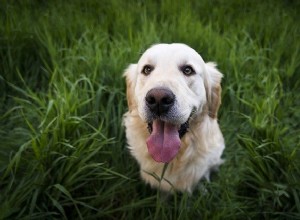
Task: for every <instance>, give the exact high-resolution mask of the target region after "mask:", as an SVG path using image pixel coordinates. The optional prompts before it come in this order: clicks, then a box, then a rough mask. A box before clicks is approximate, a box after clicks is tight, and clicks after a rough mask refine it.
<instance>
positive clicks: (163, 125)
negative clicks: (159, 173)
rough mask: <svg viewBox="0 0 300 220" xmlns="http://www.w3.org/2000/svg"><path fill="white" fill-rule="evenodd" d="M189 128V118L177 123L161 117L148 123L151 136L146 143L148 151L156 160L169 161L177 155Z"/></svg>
mask: <svg viewBox="0 0 300 220" xmlns="http://www.w3.org/2000/svg"><path fill="white" fill-rule="evenodd" d="M188 128H189V120H187V121H186V122H185V123H183V124H181V125H175V124H172V123H170V122H166V121H163V120H160V119H156V120H154V121H152V122H150V123H148V130H149V133H150V136H149V137H148V139H147V141H146V143H147V147H148V152H149V153H150V155H151V156H152V158H153V159H154V160H155V161H156V162H161V163H168V162H170V161H171V160H172V159H174V157H175V156H176V155H177V153H178V152H179V149H180V144H181V140H180V139H181V138H182V137H183V136H184V135H185V134H186V132H187V131H188Z"/></svg>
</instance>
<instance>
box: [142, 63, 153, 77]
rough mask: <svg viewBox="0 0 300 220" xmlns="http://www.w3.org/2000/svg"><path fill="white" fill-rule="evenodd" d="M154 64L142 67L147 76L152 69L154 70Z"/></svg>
mask: <svg viewBox="0 0 300 220" xmlns="http://www.w3.org/2000/svg"><path fill="white" fill-rule="evenodd" d="M153 69H154V68H153V66H150V65H145V66H144V68H143V69H142V73H143V74H144V75H146V76H148V75H149V74H150V73H151V72H152V70H153Z"/></svg>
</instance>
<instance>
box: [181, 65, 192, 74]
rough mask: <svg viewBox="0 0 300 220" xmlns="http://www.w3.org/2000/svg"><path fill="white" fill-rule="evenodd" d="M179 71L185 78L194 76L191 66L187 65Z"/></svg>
mask: <svg viewBox="0 0 300 220" xmlns="http://www.w3.org/2000/svg"><path fill="white" fill-rule="evenodd" d="M181 71H182V72H183V74H184V75H186V76H190V75H193V74H195V71H194V69H193V68H192V67H191V66H188V65H186V66H183V67H181Z"/></svg>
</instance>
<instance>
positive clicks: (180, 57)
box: [124, 44, 225, 192]
mask: <svg viewBox="0 0 300 220" xmlns="http://www.w3.org/2000/svg"><path fill="white" fill-rule="evenodd" d="M146 65H150V66H151V67H153V70H152V71H151V73H150V74H149V75H145V74H143V73H142V72H143V68H144V67H145V66H146ZM184 65H188V66H190V67H192V68H193V70H194V72H195V73H194V74H192V75H185V74H183V71H182V68H181V67H182V66H184ZM124 76H125V77H126V85H127V91H126V92H127V93H126V94H127V101H128V112H127V113H125V114H124V125H125V127H126V137H127V141H128V145H129V146H128V148H129V149H130V152H131V154H132V155H133V157H134V158H135V159H136V160H137V162H138V163H139V165H140V171H141V177H142V179H143V180H144V181H145V182H146V183H149V184H150V185H151V186H152V187H156V188H160V189H161V190H163V191H172V190H177V191H188V192H192V190H193V188H194V187H195V185H197V183H198V182H199V180H200V179H201V178H203V177H205V178H206V179H209V174H210V172H211V171H212V170H214V169H216V168H218V166H219V165H220V164H222V162H223V160H222V159H221V154H222V152H223V150H224V147H225V144H224V139H223V135H222V133H221V131H220V128H219V125H218V121H217V112H218V109H219V106H220V104H221V96H220V94H221V85H220V83H221V78H222V74H221V73H220V72H219V71H218V70H217V69H216V65H215V64H214V63H205V62H204V61H203V59H202V58H201V56H200V55H199V54H198V53H197V52H196V51H195V50H193V49H192V48H190V47H188V46H187V45H184V44H157V45H154V46H152V47H150V48H149V49H148V50H146V51H145V53H144V54H143V55H142V56H141V58H140V60H139V61H138V63H137V64H131V65H130V66H129V67H128V68H127V70H126V71H125V73H124ZM157 87H164V88H168V89H169V90H171V91H172V92H173V93H174V95H175V99H176V103H175V106H174V109H175V110H174V111H175V113H174V114H175V115H176V117H175V118H173V119H172V121H171V122H172V123H174V124H178V125H180V124H182V123H184V122H186V121H189V129H188V132H187V133H186V134H185V135H184V136H183V137H182V138H181V144H180V150H179V152H178V154H177V155H176V157H175V158H174V159H172V160H171V161H170V162H169V164H168V167H167V170H166V171H165V174H164V178H163V180H162V181H161V182H159V181H158V180H157V179H156V178H154V176H155V175H156V176H159V177H160V176H161V173H162V170H163V167H164V163H159V162H156V161H155V160H153V158H152V157H151V155H150V154H149V152H148V149H147V145H146V140H147V138H148V137H149V131H148V129H147V122H148V121H149V118H147V110H146V109H147V106H146V104H145V96H146V94H147V92H148V91H149V90H151V89H153V88H157ZM153 174H154V175H153Z"/></svg>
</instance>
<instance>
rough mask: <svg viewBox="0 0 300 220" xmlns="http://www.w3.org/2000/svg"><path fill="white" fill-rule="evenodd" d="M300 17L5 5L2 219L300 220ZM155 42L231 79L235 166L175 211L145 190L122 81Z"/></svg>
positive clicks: (280, 8)
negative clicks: (127, 126) (130, 140)
mask: <svg viewBox="0 0 300 220" xmlns="http://www.w3.org/2000/svg"><path fill="white" fill-rule="evenodd" d="M299 9H300V5H299V3H298V2H297V1H279V0H278V1H264V2H261V1H246V0H242V1H234V0H232V1H228V0H227V1H222V0H218V1H189V2H186V1H179V2H178V1H177V2H174V1H170V0H165V1H162V2H159V1H151V2H149V1H118V0H112V1H94V0H87V1H79V0H78V1H55V0H54V1H34V0H32V1H29V0H28V1H19V2H18V1H16V2H14V1H2V2H1V3H0V18H1V20H0V22H1V23H0V24H1V25H0V48H1V49H0V94H1V95H0V99H1V107H0V122H1V123H0V143H1V144H0V174H1V175H0V180H1V181H0V204H1V205H0V219H101V218H104V219H134V218H137V219H298V218H300V214H299V213H300V168H299V167H300V159H299V158H300V152H299V149H300V144H299V143H300V136H299V132H300V126H299V121H300V109H299V107H298V106H299V105H300V95H299V94H300V89H299V88H300V79H299V76H300V75H299V74H300V73H299V69H300V65H299V64H300V49H299V48H300V42H299V40H298V38H299V32H300V25H299V22H298V20H299ZM158 42H183V43H186V44H188V45H190V46H192V47H193V48H195V49H196V50H197V51H198V52H199V53H200V54H201V55H202V56H203V58H204V59H205V60H206V61H209V60H212V61H216V62H217V63H218V64H219V69H220V70H221V71H222V72H223V73H224V76H225V77H224V81H223V94H222V98H223V101H222V103H223V104H222V108H221V110H220V125H221V128H222V131H223V133H224V136H225V139H226V145H227V148H226V150H225V152H224V158H225V159H226V163H225V164H224V165H223V166H222V167H221V169H220V171H219V172H218V173H217V174H216V175H214V176H213V178H212V181H211V182H210V183H208V182H202V183H201V186H199V189H198V190H196V191H195V192H194V194H193V196H189V195H187V194H184V193H183V194H179V193H178V194H175V195H173V196H171V197H170V198H169V199H168V200H166V201H165V200H163V199H161V196H160V193H159V192H156V191H155V190H151V189H150V188H149V187H148V186H145V185H144V184H143V183H142V182H141V180H140V178H139V173H138V167H137V164H136V162H135V161H134V159H133V158H132V157H131V156H130V155H129V153H128V151H127V149H126V140H125V137H124V129H123V127H122V114H123V113H124V112H126V100H125V86H124V79H122V77H121V75H122V71H123V69H125V68H126V67H127V65H128V64H129V63H132V62H136V61H137V59H138V57H139V56H140V54H141V53H142V52H143V50H144V49H146V48H147V47H148V46H150V45H151V44H154V43H158ZM203 188H205V189H203Z"/></svg>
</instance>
